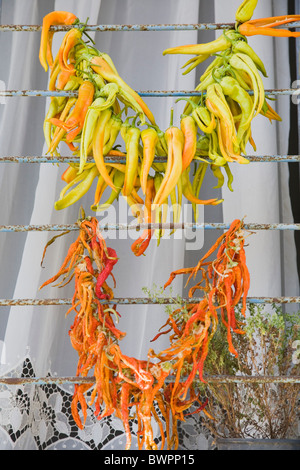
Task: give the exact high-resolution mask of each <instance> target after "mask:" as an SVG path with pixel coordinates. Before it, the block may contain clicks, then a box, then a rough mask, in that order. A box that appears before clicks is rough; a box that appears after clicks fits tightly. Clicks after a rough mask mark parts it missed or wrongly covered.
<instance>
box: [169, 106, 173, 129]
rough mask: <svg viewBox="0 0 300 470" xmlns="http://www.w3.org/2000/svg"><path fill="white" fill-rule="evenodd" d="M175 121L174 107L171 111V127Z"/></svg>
mask: <svg viewBox="0 0 300 470" xmlns="http://www.w3.org/2000/svg"><path fill="white" fill-rule="evenodd" d="M173 122H174V108H171V111H170V127H172V126H173Z"/></svg>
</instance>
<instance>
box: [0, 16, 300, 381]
mask: <svg viewBox="0 0 300 470" xmlns="http://www.w3.org/2000/svg"><path fill="white" fill-rule="evenodd" d="M234 26H235V25H234V23H197V24H148V25H146V24H134V25H88V26H87V27H86V31H89V32H105V31H127V32H130V31H193V30H196V31H203V30H208V31H216V30H228V29H232V28H234ZM72 27H74V26H52V27H51V28H50V30H51V31H54V32H64V31H68V30H70V29H71V28H72ZM75 27H76V26H75ZM292 27H293V28H297V27H300V23H296V22H295V23H293V24H292ZM41 30H42V26H41V25H0V32H40V31H41ZM265 92H266V94H267V95H270V96H280V95H285V96H291V95H295V94H300V89H295V88H290V89H271V90H265ZM137 93H138V94H139V95H140V96H141V97H181V96H183V97H184V96H198V95H199V94H200V93H199V92H197V91H195V90H191V91H188V90H160V91H155V90H148V91H137ZM249 93H251V92H249ZM53 96H68V97H71V96H75V97H76V96H77V92H76V91H75V92H65V91H48V90H4V91H3V90H2V91H0V97H9V98H14V97H53ZM247 158H248V159H249V160H250V161H253V162H261V163H264V162H274V163H281V162H288V163H297V162H300V156H299V155H261V156H252V155H247ZM105 160H106V162H111V163H112V162H119V163H120V162H124V157H123V158H122V157H105ZM155 161H156V162H164V161H166V159H165V158H164V157H157V158H156V159H155ZM69 162H73V163H74V162H79V158H78V157H69V156H68V157H65V156H60V157H50V156H2V157H0V163H26V164H27V163H31V164H34V163H69ZM99 228H100V229H101V230H141V229H147V228H153V229H156V228H162V229H164V228H166V229H187V228H188V229H193V230H195V229H198V230H226V229H228V228H229V225H227V224H224V223H191V224H189V223H180V224H150V225H149V224H130V225H126V224H105V225H101V224H100V226H99ZM78 229H79V228H78V225H76V224H69V225H68V224H67V225H55V224H53V225H0V233H7V232H8V233H13V232H32V231H37V232H39V231H49V232H63V231H75V230H78ZM245 229H247V230H255V231H256V230H291V231H295V230H300V224H298V223H294V224H283V223H282V224H280V223H277V224H275V223H274V224H256V223H250V224H245ZM199 300H201V299H197V298H195V299H182V301H183V302H187V301H196V302H197V301H199ZM105 302H106V303H107V301H105ZM176 302H178V299H176V298H151V299H150V298H115V299H113V303H114V304H123V305H143V304H144V305H145V304H153V305H155V304H173V303H176ZM247 302H248V303H254V304H272V303H281V304H288V303H300V297H296V296H295V297H248V298H247ZM47 305H57V306H62V305H66V306H67V305H71V299H0V307H12V306H47ZM205 379H206V381H207V382H209V383H215V384H217V383H219V384H221V383H227V384H228V383H236V384H238V383H285V384H287V383H293V384H295V383H297V384H298V383H300V376H296V377H286V376H284V377H283V376H277V377H273V376H272V377H269V376H251V377H244V376H238V377H237V376H213V377H205ZM93 381H94V378H93V377H30V378H28V377H21V378H15V377H0V385H1V384H3V385H24V384H32V385H37V386H40V385H47V384H77V383H86V382H88V383H92V382H93Z"/></svg>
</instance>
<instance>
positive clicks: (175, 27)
mask: <svg viewBox="0 0 300 470" xmlns="http://www.w3.org/2000/svg"><path fill="white" fill-rule="evenodd" d="M79 27H81V25H62V26H61V25H59V26H51V28H50V30H51V31H54V32H61V31H69V30H70V29H71V28H79ZM234 27H235V23H181V24H180V23H171V24H105V25H104V24H101V25H87V26H86V28H85V30H86V31H94V32H96V31H99V32H101V31H103V32H105V31H194V30H196V31H202V30H212V31H215V30H219V29H225V30H226V29H233V28H234ZM285 27H289V28H299V27H300V23H299V22H294V23H287V24H286V25H285ZM41 30H42V25H17V24H7V25H4V24H3V25H0V31H3V32H9V31H13V32H18V31H19V32H39V31H41Z"/></svg>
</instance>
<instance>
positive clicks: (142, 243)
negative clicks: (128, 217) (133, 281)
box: [131, 178, 155, 256]
mask: <svg viewBox="0 0 300 470" xmlns="http://www.w3.org/2000/svg"><path fill="white" fill-rule="evenodd" d="M154 194H155V188H154V179H153V178H149V179H148V182H147V190H146V198H145V223H146V224H151V222H152V202H153V198H154ZM152 234H153V230H151V229H146V230H144V232H143V234H142V235H141V237H140V238H138V239H137V240H136V241H135V242H134V243H133V244H132V246H131V250H132V251H133V253H134V254H135V256H141V255H142V254H143V253H144V252H145V250H146V249H147V247H148V245H149V243H150V240H151V238H152Z"/></svg>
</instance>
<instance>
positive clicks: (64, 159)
mask: <svg viewBox="0 0 300 470" xmlns="http://www.w3.org/2000/svg"><path fill="white" fill-rule="evenodd" d="M201 158H203V159H204V160H207V161H209V158H208V157H201ZM246 158H247V159H248V160H249V161H250V162H261V163H269V162H275V163H284V162H288V163H299V162H300V155H247V157H246ZM87 161H88V162H94V159H93V157H88V158H87ZM104 161H105V163H126V157H122V156H109V155H106V156H105V157H104ZM166 161H167V157H155V159H154V163H166ZM79 162H80V158H79V157H75V156H56V157H51V156H50V155H42V156H17V155H16V156H5V157H0V163H79ZM233 163H234V162H233Z"/></svg>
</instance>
